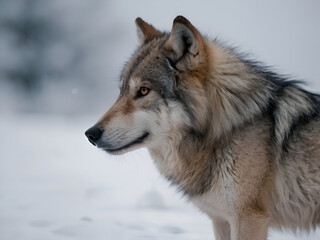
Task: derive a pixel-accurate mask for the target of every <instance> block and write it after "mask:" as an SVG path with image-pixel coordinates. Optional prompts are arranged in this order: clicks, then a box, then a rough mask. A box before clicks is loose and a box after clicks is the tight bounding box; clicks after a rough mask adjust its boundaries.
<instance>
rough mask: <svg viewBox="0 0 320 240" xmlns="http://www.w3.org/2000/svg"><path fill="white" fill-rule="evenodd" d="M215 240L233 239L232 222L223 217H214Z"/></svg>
mask: <svg viewBox="0 0 320 240" xmlns="http://www.w3.org/2000/svg"><path fill="white" fill-rule="evenodd" d="M212 221H213V229H214V235H215V240H231V232H230V224H229V222H227V221H225V220H222V219H216V218H215V219H213V220H212Z"/></svg>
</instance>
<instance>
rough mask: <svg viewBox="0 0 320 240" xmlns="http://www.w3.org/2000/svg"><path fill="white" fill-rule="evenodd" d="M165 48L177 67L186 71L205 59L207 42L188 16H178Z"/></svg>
mask: <svg viewBox="0 0 320 240" xmlns="http://www.w3.org/2000/svg"><path fill="white" fill-rule="evenodd" d="M164 48H165V50H166V51H167V53H168V57H169V59H170V60H171V62H172V63H173V64H174V65H175V67H176V68H177V69H179V70H182V71H185V70H187V69H189V68H192V67H194V66H196V65H197V64H199V63H200V62H201V61H202V60H203V57H204V56H203V55H204V48H205V42H204V39H203V38H202V36H201V34H200V33H199V32H198V30H197V29H196V28H195V27H194V26H193V25H192V24H191V23H190V22H189V21H188V20H187V19H186V18H184V17H182V16H178V17H176V18H175V19H174V21H173V26H172V30H171V34H170V37H169V39H168V40H167V42H166V43H165V46H164Z"/></svg>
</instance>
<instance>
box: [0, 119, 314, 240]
mask: <svg viewBox="0 0 320 240" xmlns="http://www.w3.org/2000/svg"><path fill="white" fill-rule="evenodd" d="M93 121H94V120H93V118H92V117H86V118H65V117H57V116H43V115H7V116H2V117H1V119H0V132H1V136H2V137H1V140H0V144H1V151H0V159H1V162H0V164H1V165H0V239H1V240H72V239H78V240H92V239H93V240H100V239H101V240H141V239H142V240H143V239H158V240H168V239H169V240H182V239H183V240H209V239H211V240H212V239H214V237H213V230H212V229H211V223H210V221H209V219H208V218H207V217H206V216H204V215H203V214H201V213H199V212H198V211H197V210H196V209H195V208H194V207H193V206H192V205H191V204H188V203H186V201H185V199H183V198H182V197H181V196H180V195H179V194H177V193H175V191H174V189H173V188H172V187H169V185H168V183H167V182H166V181H164V180H162V178H161V177H160V176H159V174H158V173H157V171H156V170H155V168H154V167H153V164H152V160H151V159H150V157H149V155H148V153H147V151H145V150H144V149H142V150H138V151H136V152H133V153H129V154H127V155H124V156H119V157H114V156H109V155H107V154H106V153H103V152H102V151H99V150H98V149H96V148H94V147H93V146H92V145H91V144H90V143H89V142H88V141H87V140H86V138H85V136H84V134H83V132H84V131H85V130H86V128H87V127H88V126H90V125H91V124H92V122H93ZM269 239H274V240H280V239H281V240H283V239H288V240H297V239H311V240H316V239H317V240H318V239H320V231H319V230H317V231H316V232H315V233H311V234H310V235H305V234H299V235H298V236H297V237H294V236H293V235H292V234H290V233H287V234H284V233H278V232H271V233H270V237H269Z"/></svg>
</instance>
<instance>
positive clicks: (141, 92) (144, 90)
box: [140, 87, 150, 96]
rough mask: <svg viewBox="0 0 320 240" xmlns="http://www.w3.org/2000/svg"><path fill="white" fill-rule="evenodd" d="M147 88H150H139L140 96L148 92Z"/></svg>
mask: <svg viewBox="0 0 320 240" xmlns="http://www.w3.org/2000/svg"><path fill="white" fill-rule="evenodd" d="M149 90H150V89H149V88H146V87H142V88H140V94H141V95H142V96H146V95H147V94H148V93H149Z"/></svg>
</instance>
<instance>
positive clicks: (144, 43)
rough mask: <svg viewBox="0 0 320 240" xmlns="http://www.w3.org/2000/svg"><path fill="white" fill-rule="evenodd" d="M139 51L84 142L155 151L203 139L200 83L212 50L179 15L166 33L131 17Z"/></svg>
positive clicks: (121, 149)
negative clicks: (179, 141) (174, 141)
mask: <svg viewBox="0 0 320 240" xmlns="http://www.w3.org/2000/svg"><path fill="white" fill-rule="evenodd" d="M136 25H137V34H138V40H139V47H138V49H137V51H136V52H135V54H134V55H133V56H132V58H131V59H130V61H129V62H128V63H127V64H126V65H125V67H124V69H123V71H122V74H121V90H120V96H119V98H118V100H117V101H116V103H115V104H114V105H113V106H112V107H111V108H110V109H109V111H108V112H107V113H105V114H104V115H103V116H102V117H101V119H100V120H99V121H98V123H97V124H95V125H94V126H93V127H92V128H90V129H88V130H87V131H86V136H87V137H88V139H89V141H90V142H91V143H93V144H94V145H96V146H97V147H99V148H102V149H104V150H105V151H107V152H109V153H112V154H122V153H125V152H128V151H131V150H134V149H137V148H141V147H154V146H157V145H159V144H161V143H163V141H169V140H172V139H174V138H183V136H184V134H193V135H203V134H204V133H205V131H206V129H205V127H204V126H205V125H206V122H207V121H208V119H207V118H208V117H207V116H208V115H207V114H206V113H207V110H208V107H207V106H208V103H207V101H206V97H205V82H206V81H205V79H206V78H207V77H208V75H209V72H210V62H211V51H209V50H208V48H209V46H208V44H207V42H206V40H205V39H204V38H203V37H202V36H201V34H200V33H199V32H198V30H197V29H196V28H195V27H194V26H193V25H191V23H190V22H189V21H188V20H187V19H185V18H184V17H182V16H178V17H177V18H175V20H174V22H173V27H172V30H171V33H163V32H160V31H158V30H156V29H155V28H154V27H153V26H151V25H149V24H148V23H146V22H144V21H143V20H142V19H141V18H137V19H136Z"/></svg>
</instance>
